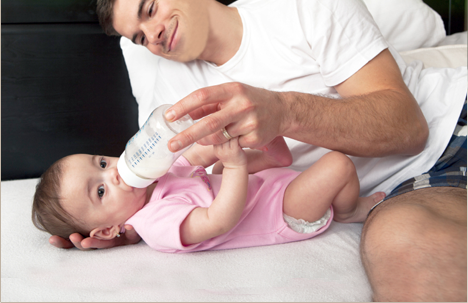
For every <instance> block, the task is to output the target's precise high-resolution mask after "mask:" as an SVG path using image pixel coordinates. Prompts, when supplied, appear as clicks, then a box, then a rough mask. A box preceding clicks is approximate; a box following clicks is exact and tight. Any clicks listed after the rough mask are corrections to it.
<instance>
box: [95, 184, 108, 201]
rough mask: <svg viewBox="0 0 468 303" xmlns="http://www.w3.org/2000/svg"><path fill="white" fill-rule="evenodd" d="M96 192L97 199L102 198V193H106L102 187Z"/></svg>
mask: <svg viewBox="0 0 468 303" xmlns="http://www.w3.org/2000/svg"><path fill="white" fill-rule="evenodd" d="M97 192H98V196H99V198H102V196H104V193H105V192H106V190H105V189H104V185H101V186H99V187H98V190H97Z"/></svg>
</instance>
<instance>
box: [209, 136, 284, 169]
mask: <svg viewBox="0 0 468 303" xmlns="http://www.w3.org/2000/svg"><path fill="white" fill-rule="evenodd" d="M245 152H246V154H247V161H248V164H247V170H248V172H249V173H250V174H253V173H256V172H259V171H261V170H264V169H267V168H273V167H286V166H289V165H291V164H292V156H291V152H290V150H289V148H288V146H287V144H286V142H285V141H284V138H283V137H276V138H275V139H273V140H272V141H271V142H270V143H268V144H267V145H265V146H263V147H262V148H261V149H258V150H253V149H246V150H245ZM222 171H223V166H222V163H221V162H219V161H218V162H217V163H216V164H215V166H214V167H213V173H214V174H220V173H222Z"/></svg>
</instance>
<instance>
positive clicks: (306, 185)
mask: <svg viewBox="0 0 468 303" xmlns="http://www.w3.org/2000/svg"><path fill="white" fill-rule="evenodd" d="M384 197H385V194H384V193H381V192H379V193H375V194H373V195H371V196H370V197H366V198H359V179H358V176H357V174H356V169H355V167H354V164H353V162H352V161H351V160H350V159H349V158H348V157H347V156H345V155H344V154H342V153H340V152H330V153H328V154H326V155H325V156H323V157H322V158H320V160H319V161H317V162H316V163H315V164H314V165H312V166H311V167H309V168H308V169H307V170H306V171H304V172H302V173H301V174H300V175H299V176H297V178H296V179H294V180H293V181H292V182H291V184H289V186H288V187H287V188H286V192H285V195H284V203H283V209H284V212H285V214H286V215H288V216H291V217H293V218H296V219H303V220H305V221H308V222H314V221H317V220H319V219H320V218H321V217H322V216H323V215H324V214H325V211H326V210H327V209H328V208H329V207H330V205H333V210H334V213H335V215H334V219H335V220H336V221H340V222H363V221H364V220H365V218H366V216H367V213H368V211H369V210H370V209H371V207H372V206H373V205H375V204H376V203H377V202H379V201H380V200H381V199H383V198H384Z"/></svg>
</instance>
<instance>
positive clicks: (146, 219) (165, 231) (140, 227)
mask: <svg viewBox="0 0 468 303" xmlns="http://www.w3.org/2000/svg"><path fill="white" fill-rule="evenodd" d="M196 207H198V206H197V205H195V204H191V203H190V202H188V201H185V200H184V199H183V198H176V197H171V198H165V199H163V200H159V201H154V202H153V203H150V204H148V205H146V206H145V207H144V208H143V209H141V210H140V211H139V212H137V213H136V214H135V215H134V216H133V217H132V218H130V219H129V220H128V221H127V222H126V224H130V225H132V226H133V227H134V228H135V230H136V232H137V233H138V234H139V235H140V237H141V238H142V239H143V241H145V243H146V244H148V246H150V247H151V248H153V249H155V250H158V251H162V252H171V253H174V252H179V251H190V250H193V249H194V248H196V247H197V246H198V245H199V244H200V243H197V244H192V245H187V246H184V245H182V242H181V238H180V226H181V224H182V222H183V221H184V220H185V218H186V217H187V216H188V215H189V214H190V212H191V211H192V210H194V209H195V208H196Z"/></svg>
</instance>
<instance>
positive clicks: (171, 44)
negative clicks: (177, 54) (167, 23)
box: [167, 21, 179, 52]
mask: <svg viewBox="0 0 468 303" xmlns="http://www.w3.org/2000/svg"><path fill="white" fill-rule="evenodd" d="M178 28H179V22H178V21H176V25H175V28H174V31H173V32H172V36H171V40H170V41H169V45H168V49H167V51H168V52H170V51H171V50H172V48H173V44H174V38H175V35H176V33H177V29H178Z"/></svg>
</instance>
